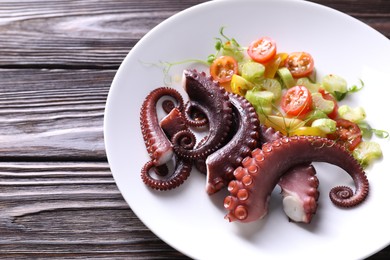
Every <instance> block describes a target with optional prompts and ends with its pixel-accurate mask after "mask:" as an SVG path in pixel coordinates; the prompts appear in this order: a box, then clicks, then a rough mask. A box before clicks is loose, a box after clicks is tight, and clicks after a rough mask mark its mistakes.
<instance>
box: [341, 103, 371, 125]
mask: <svg viewBox="0 0 390 260" xmlns="http://www.w3.org/2000/svg"><path fill="white" fill-rule="evenodd" d="M338 113H339V116H340V117H341V118H343V119H346V120H349V121H351V122H354V123H359V122H361V121H363V120H364V119H365V118H366V112H365V111H364V108H362V107H356V108H351V107H350V106H348V105H342V106H340V107H339V109H338Z"/></svg>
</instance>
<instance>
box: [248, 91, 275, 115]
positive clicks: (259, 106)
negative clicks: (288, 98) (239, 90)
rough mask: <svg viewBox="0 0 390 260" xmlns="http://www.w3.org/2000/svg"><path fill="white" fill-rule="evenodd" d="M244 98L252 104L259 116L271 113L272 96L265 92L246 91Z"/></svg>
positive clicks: (270, 93)
mask: <svg viewBox="0 0 390 260" xmlns="http://www.w3.org/2000/svg"><path fill="white" fill-rule="evenodd" d="M245 98H246V99H247V100H248V101H249V103H251V104H252V106H253V107H254V108H255V109H256V112H257V114H259V115H269V114H271V112H272V101H273V99H274V94H273V93H272V92H270V91H265V90H255V89H253V90H248V91H247V92H246V94H245Z"/></svg>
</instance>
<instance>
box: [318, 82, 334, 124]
mask: <svg viewBox="0 0 390 260" xmlns="http://www.w3.org/2000/svg"><path fill="white" fill-rule="evenodd" d="M318 92H320V93H321V95H322V97H323V98H324V99H326V100H331V101H333V103H334V108H333V110H332V112H330V113H329V114H328V115H327V116H328V117H329V118H331V119H335V118H337V116H338V115H339V114H338V109H339V105H338V104H337V100H336V99H335V98H334V97H333V95H332V94H330V93H327V92H326V91H325V90H324V89H319V90H318Z"/></svg>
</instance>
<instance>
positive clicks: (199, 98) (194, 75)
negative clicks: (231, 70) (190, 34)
mask: <svg viewBox="0 0 390 260" xmlns="http://www.w3.org/2000/svg"><path fill="white" fill-rule="evenodd" d="M183 87H184V89H185V91H186V92H187V94H188V98H189V102H190V103H191V102H196V106H197V108H198V110H200V111H201V112H202V113H204V114H205V117H206V118H207V122H208V127H209V133H208V135H207V138H206V139H205V140H204V142H203V145H201V146H199V147H196V148H195V149H186V148H184V147H182V146H181V145H180V143H178V142H173V149H174V152H175V153H176V154H177V156H178V157H180V158H184V159H188V160H195V159H202V158H203V159H205V158H206V157H207V156H208V155H210V154H211V153H213V152H214V151H216V150H218V149H219V148H220V147H221V146H223V145H224V144H225V142H226V139H227V138H228V134H229V131H230V128H231V126H232V123H233V122H232V120H233V118H232V117H233V116H232V113H233V112H232V104H231V102H230V101H229V96H228V94H227V92H226V91H225V90H224V88H222V87H221V86H220V85H219V84H218V83H217V82H214V81H213V80H212V79H211V78H210V77H207V76H206V74H205V73H199V72H197V71H196V70H185V71H184V73H183ZM176 140H177V139H175V141H176Z"/></svg>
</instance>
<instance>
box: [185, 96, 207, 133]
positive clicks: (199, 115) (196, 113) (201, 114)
mask: <svg viewBox="0 0 390 260" xmlns="http://www.w3.org/2000/svg"><path fill="white" fill-rule="evenodd" d="M202 109H203V107H202V106H200V105H199V104H198V103H197V102H194V101H192V102H187V103H186V104H185V106H184V115H185V118H186V121H187V125H189V126H193V127H203V126H206V125H207V123H208V121H207V117H206V113H205V111H202Z"/></svg>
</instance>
